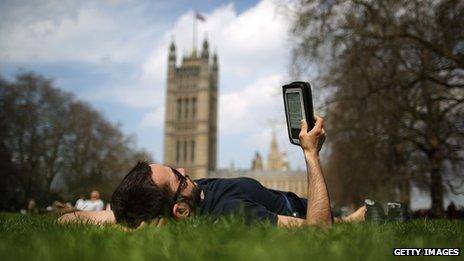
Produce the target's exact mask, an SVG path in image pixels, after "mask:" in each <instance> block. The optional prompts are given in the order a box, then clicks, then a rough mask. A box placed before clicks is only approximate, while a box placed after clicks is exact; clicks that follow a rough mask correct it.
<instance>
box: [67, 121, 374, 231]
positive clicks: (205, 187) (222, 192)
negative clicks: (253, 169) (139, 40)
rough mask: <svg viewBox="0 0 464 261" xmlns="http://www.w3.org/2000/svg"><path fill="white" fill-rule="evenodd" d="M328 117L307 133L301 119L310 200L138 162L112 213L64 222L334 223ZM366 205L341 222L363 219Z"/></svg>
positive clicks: (80, 216)
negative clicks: (232, 218)
mask: <svg viewBox="0 0 464 261" xmlns="http://www.w3.org/2000/svg"><path fill="white" fill-rule="evenodd" d="M325 137H326V135H325V130H324V128H323V119H322V118H320V117H316V122H315V126H314V128H313V129H312V130H310V131H308V126H307V123H306V121H305V120H302V122H301V132H300V134H299V139H300V143H301V148H302V149H303V154H304V157H305V160H306V168H307V181H308V182H307V199H309V200H307V199H306V198H300V197H298V196H296V195H295V194H294V193H292V192H284V191H277V190H272V189H267V188H265V187H264V186H262V185H261V184H260V183H259V182H258V181H256V180H254V179H251V178H230V179H222V178H204V179H198V180H191V179H190V178H189V176H188V175H186V173H185V170H184V169H182V168H179V169H174V168H171V167H168V166H163V165H160V164H148V163H146V162H139V163H137V165H136V166H135V167H134V168H133V169H132V170H131V171H130V172H129V173H128V174H127V175H126V176H125V177H124V179H123V180H122V181H121V183H120V184H119V186H118V187H117V188H116V190H115V191H114V193H113V196H112V200H111V208H112V210H111V211H94V212H85V213H83V212H77V213H69V214H66V215H64V216H62V217H61V218H60V222H73V221H78V220H86V221H89V222H91V223H104V222H107V223H120V224H124V225H127V226H128V227H130V228H136V227H138V226H140V225H141V224H144V223H149V222H150V221H153V220H158V221H159V220H160V219H162V218H167V217H170V218H173V219H174V220H181V219H185V218H189V217H192V216H194V215H207V216H213V217H220V216H224V215H230V214H237V213H240V214H243V216H244V217H245V220H246V221H247V222H251V221H255V220H258V221H268V222H270V223H272V224H276V225H278V226H303V225H318V226H322V227H330V226H332V224H333V223H334V219H333V217H332V212H331V209H330V199H329V194H328V191H327V187H326V183H325V179H324V175H323V173H322V169H321V165H320V161H319V151H320V150H321V148H322V145H323V143H324V141H325ZM365 211H366V208H365V207H361V208H359V209H358V210H357V211H355V212H354V213H353V214H351V215H350V216H348V217H345V218H343V219H337V220H335V221H336V222H357V221H362V220H364V215H365Z"/></svg>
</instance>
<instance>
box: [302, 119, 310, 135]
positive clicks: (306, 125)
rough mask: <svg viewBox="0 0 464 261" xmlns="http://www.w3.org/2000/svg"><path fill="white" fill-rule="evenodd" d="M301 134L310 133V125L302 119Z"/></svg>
mask: <svg viewBox="0 0 464 261" xmlns="http://www.w3.org/2000/svg"><path fill="white" fill-rule="evenodd" d="M300 127H301V132H302V133H307V132H308V124H307V123H306V120H305V119H302V120H301V122H300Z"/></svg>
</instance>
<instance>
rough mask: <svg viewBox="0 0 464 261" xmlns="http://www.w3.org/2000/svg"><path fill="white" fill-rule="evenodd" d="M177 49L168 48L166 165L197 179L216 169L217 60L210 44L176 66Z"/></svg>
mask: <svg viewBox="0 0 464 261" xmlns="http://www.w3.org/2000/svg"><path fill="white" fill-rule="evenodd" d="M176 62H177V61H176V46H175V43H174V41H173V42H172V43H171V45H170V47H169V56H168V70H167V74H168V75H167V88H166V110H165V125H164V126H165V129H164V152H163V154H164V155H163V161H164V164H166V165H168V166H171V167H183V168H185V169H186V171H187V173H189V175H190V176H191V177H192V178H194V179H196V178H204V177H207V176H208V173H209V172H210V171H213V170H215V169H216V154H217V107H218V102H217V101H218V70H219V65H218V59H217V55H216V54H214V55H213V57H212V59H211V57H210V52H209V46H208V41H207V40H204V41H203V46H202V50H201V53H200V54H199V55H197V52H196V50H193V52H192V54H191V55H189V56H186V57H183V58H182V61H181V64H180V66H177V65H176Z"/></svg>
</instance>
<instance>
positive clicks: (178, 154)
mask: <svg viewBox="0 0 464 261" xmlns="http://www.w3.org/2000/svg"><path fill="white" fill-rule="evenodd" d="M179 160H180V141H176V162H177V163H179Z"/></svg>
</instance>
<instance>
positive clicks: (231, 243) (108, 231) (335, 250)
mask: <svg viewBox="0 0 464 261" xmlns="http://www.w3.org/2000/svg"><path fill="white" fill-rule="evenodd" d="M55 220H56V218H55V217H54V216H47V215H16V214H0V259H1V260H105V261H110V260H166V259H169V260H171V259H172V260H310V259H311V260H327V259H330V260H391V259H393V258H395V257H393V255H392V249H393V248H395V247H453V248H456V247H459V248H461V251H463V247H464V233H463V232H464V221H445V220H416V221H414V222H411V223H407V224H395V223H388V224H385V225H375V224H366V223H365V224H356V225H350V224H342V225H335V226H334V227H333V228H332V229H331V230H329V231H324V230H321V229H317V228H292V229H282V228H277V227H273V226H272V225H269V224H255V225H253V226H247V225H245V224H243V223H242V222H240V221H239V220H234V219H223V220H220V221H219V222H217V223H215V224H213V223H212V222H208V221H207V220H204V219H194V220H189V221H186V222H177V223H170V224H167V225H166V226H164V227H160V228H153V227H147V228H143V229H140V230H137V231H132V232H123V231H122V230H121V229H119V228H118V227H115V226H92V225H85V224H75V225H58V224H56V221H55ZM462 255H463V254H462V253H461V257H460V258H462ZM396 258H400V257H396ZM401 258H404V257H401ZM421 258H422V259H427V260H434V259H439V257H421ZM441 259H443V258H441ZM447 259H454V260H456V259H459V257H447ZM461 260H462V259H461Z"/></svg>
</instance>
